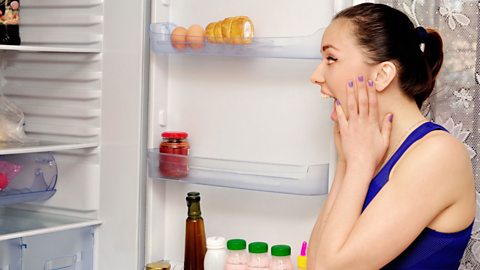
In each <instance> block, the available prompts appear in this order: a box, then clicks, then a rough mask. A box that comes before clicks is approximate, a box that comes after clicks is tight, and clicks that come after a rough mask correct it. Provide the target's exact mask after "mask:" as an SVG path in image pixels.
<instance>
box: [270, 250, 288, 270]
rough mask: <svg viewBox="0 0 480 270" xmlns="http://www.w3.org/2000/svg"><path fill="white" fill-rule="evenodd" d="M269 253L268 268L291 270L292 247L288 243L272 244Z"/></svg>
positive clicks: (271, 269) (272, 269)
mask: <svg viewBox="0 0 480 270" xmlns="http://www.w3.org/2000/svg"><path fill="white" fill-rule="evenodd" d="M271 253H272V259H271V260H270V270H293V263H292V259H291V258H290V255H291V253H292V249H291V248H290V246H289V245H275V246H272V250H271Z"/></svg>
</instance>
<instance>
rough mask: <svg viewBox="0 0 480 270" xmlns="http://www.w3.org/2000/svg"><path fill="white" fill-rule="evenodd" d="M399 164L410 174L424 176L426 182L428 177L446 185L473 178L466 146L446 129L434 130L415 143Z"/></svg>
mask: <svg viewBox="0 0 480 270" xmlns="http://www.w3.org/2000/svg"><path fill="white" fill-rule="evenodd" d="M396 167H397V168H396V170H398V171H399V172H404V173H405V174H407V175H411V174H416V175H419V176H424V177H422V178H421V179H423V180H424V181H425V179H429V180H430V181H432V182H434V183H435V184H440V183H442V184H446V185H447V186H449V185H454V184H458V181H462V179H464V180H465V181H467V182H468V181H471V175H472V168H471V161H470V157H469V154H468V152H467V149H466V147H465V145H464V144H463V142H461V141H460V140H458V139H457V138H456V137H455V136H453V135H452V134H450V133H448V132H445V131H443V130H435V131H432V132H430V133H428V134H427V135H425V136H424V137H423V138H422V139H420V140H418V141H417V142H416V143H414V144H413V145H412V146H411V147H410V148H409V149H408V151H406V152H405V154H404V157H402V158H401V159H400V160H399V162H398V166H396ZM452 180H453V181H452ZM427 182H428V180H427Z"/></svg>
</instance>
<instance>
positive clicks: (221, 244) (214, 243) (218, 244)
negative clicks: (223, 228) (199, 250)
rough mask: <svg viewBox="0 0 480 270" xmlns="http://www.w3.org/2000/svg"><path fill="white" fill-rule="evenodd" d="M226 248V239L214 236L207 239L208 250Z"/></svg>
mask: <svg viewBox="0 0 480 270" xmlns="http://www.w3.org/2000/svg"><path fill="white" fill-rule="evenodd" d="M220 248H225V237H222V236H212V237H208V238H207V249H220Z"/></svg>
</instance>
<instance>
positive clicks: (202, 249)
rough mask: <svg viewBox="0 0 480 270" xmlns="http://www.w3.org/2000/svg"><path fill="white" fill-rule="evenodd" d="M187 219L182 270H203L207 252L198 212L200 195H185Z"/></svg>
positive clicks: (203, 229) (190, 193) (192, 193)
mask: <svg viewBox="0 0 480 270" xmlns="http://www.w3.org/2000/svg"><path fill="white" fill-rule="evenodd" d="M187 206H188V218H187V225H186V230H185V263H184V268H183V269H184V270H204V269H203V260H204V258H205V253H206V252H207V241H206V237H205V225H204V224H203V218H202V212H201V211H200V193H198V192H189V193H188V194H187Z"/></svg>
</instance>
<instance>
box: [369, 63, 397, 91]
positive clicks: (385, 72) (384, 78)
mask: <svg viewBox="0 0 480 270" xmlns="http://www.w3.org/2000/svg"><path fill="white" fill-rule="evenodd" d="M396 75H397V67H396V66H395V65H394V64H393V63H392V62H390V61H385V62H382V63H380V64H378V65H377V68H376V69H375V74H374V76H373V77H374V78H375V80H374V82H375V88H376V90H377V91H383V90H385V88H387V86H389V85H390V83H391V82H392V81H393V79H394V78H395V76H396Z"/></svg>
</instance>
